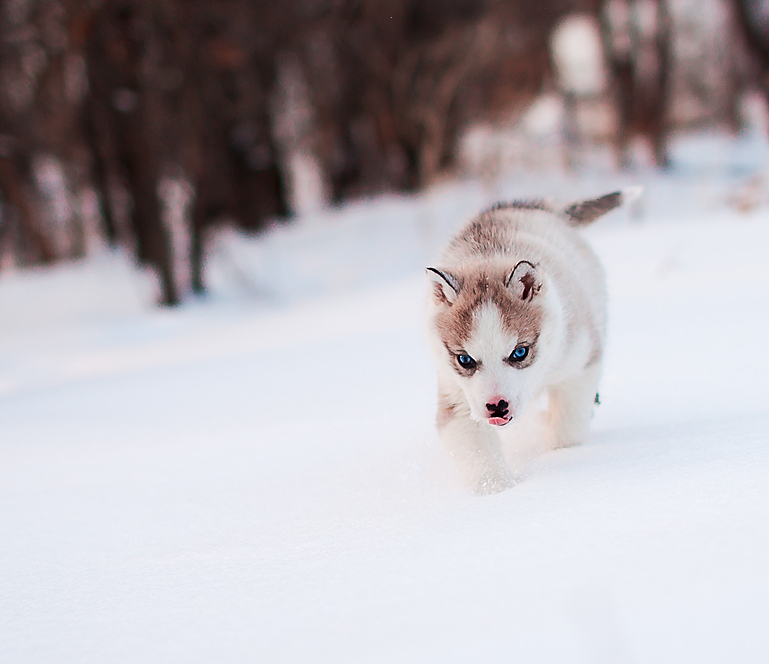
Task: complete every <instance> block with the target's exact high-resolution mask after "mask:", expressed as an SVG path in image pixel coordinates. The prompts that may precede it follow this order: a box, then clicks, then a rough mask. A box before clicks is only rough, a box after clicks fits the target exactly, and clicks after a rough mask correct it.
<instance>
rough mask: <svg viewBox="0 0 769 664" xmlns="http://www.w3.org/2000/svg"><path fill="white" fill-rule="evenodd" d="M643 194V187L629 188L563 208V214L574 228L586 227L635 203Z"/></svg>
mask: <svg viewBox="0 0 769 664" xmlns="http://www.w3.org/2000/svg"><path fill="white" fill-rule="evenodd" d="M641 193H643V187H627V188H626V189H621V190H620V191H613V192H612V193H610V194H604V195H603V196H599V197H598V198H591V199H588V200H584V201H577V202H576V203H572V204H571V205H568V206H567V207H565V208H563V209H562V210H561V214H562V215H563V216H564V217H565V218H566V220H567V221H568V222H569V223H570V224H572V225H573V226H586V225H587V224H589V223H591V222H593V221H595V220H596V219H598V217H600V216H602V215H604V214H606V213H607V212H611V211H612V210H613V209H614V208H617V207H619V206H620V205H623V204H625V203H629V202H630V201H634V200H635V199H636V198H638V197H639V196H640V195H641Z"/></svg>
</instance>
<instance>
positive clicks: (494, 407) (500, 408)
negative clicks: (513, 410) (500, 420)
mask: <svg viewBox="0 0 769 664" xmlns="http://www.w3.org/2000/svg"><path fill="white" fill-rule="evenodd" d="M507 407H508V403H507V401H505V400H504V399H500V400H499V401H497V403H487V404H486V410H488V411H489V413H491V414H492V415H493V416H495V417H505V415H507Z"/></svg>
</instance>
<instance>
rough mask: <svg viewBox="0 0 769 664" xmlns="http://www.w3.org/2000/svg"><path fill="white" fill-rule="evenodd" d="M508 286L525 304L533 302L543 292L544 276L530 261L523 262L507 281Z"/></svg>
mask: <svg viewBox="0 0 769 664" xmlns="http://www.w3.org/2000/svg"><path fill="white" fill-rule="evenodd" d="M505 286H507V287H508V288H509V289H510V290H512V291H513V293H514V294H515V295H516V296H517V297H519V298H520V299H521V300H523V301H524V302H531V301H532V300H533V299H534V298H535V297H536V296H537V295H538V294H539V291H541V290H542V276H541V275H540V274H539V270H537V268H536V266H535V265H534V264H533V263H529V261H521V262H520V263H518V265H516V266H515V267H514V268H513V271H512V272H511V273H510V275H509V276H508V277H507V279H505Z"/></svg>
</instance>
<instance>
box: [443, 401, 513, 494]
mask: <svg viewBox="0 0 769 664" xmlns="http://www.w3.org/2000/svg"><path fill="white" fill-rule="evenodd" d="M438 435H439V437H440V439H441V442H442V443H443V445H444V447H445V448H446V449H447V450H448V452H449V454H450V455H451V456H452V457H453V458H454V460H455V461H456V463H457V465H458V466H459V469H460V471H461V472H462V473H463V474H464V475H465V478H466V480H467V481H468V482H469V483H470V485H471V486H472V487H473V489H474V490H475V492H476V493H482V494H489V493H499V492H500V491H504V490H505V489H507V488H509V487H511V486H512V485H513V477H512V475H511V474H510V471H509V470H508V468H507V465H506V464H505V460H504V458H503V457H502V452H501V451H500V447H499V436H498V435H497V433H496V432H495V431H494V430H493V429H492V428H491V427H489V426H488V425H486V424H483V423H481V422H476V421H475V420H473V419H472V418H471V417H470V407H469V406H468V404H467V402H465V401H464V399H455V398H452V397H449V396H447V395H445V394H441V395H440V396H439V402H438Z"/></svg>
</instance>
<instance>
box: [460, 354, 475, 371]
mask: <svg viewBox="0 0 769 664" xmlns="http://www.w3.org/2000/svg"><path fill="white" fill-rule="evenodd" d="M457 362H459V366H461V367H462V368H463V369H472V368H473V367H474V366H475V360H474V359H473V358H472V357H470V356H469V355H457Z"/></svg>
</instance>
